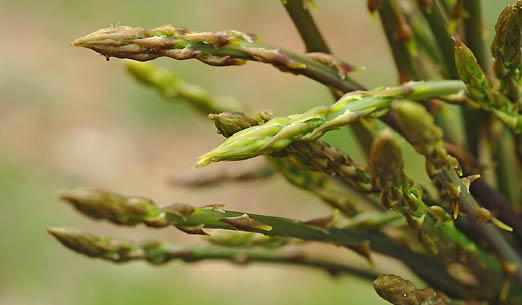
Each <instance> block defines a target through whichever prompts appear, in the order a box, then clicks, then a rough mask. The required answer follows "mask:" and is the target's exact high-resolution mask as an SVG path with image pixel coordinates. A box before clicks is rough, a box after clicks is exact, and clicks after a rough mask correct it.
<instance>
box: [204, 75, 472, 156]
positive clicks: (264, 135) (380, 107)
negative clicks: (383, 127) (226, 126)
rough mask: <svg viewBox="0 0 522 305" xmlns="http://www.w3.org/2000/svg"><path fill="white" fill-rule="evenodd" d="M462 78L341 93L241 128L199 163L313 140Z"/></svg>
mask: <svg viewBox="0 0 522 305" xmlns="http://www.w3.org/2000/svg"><path fill="white" fill-rule="evenodd" d="M464 89H465V86H464V83H463V82H461V81H440V82H411V83H407V84H405V85H403V86H400V87H390V88H385V89H383V90H381V91H357V92H351V93H348V94H346V95H345V96H343V97H342V98H341V99H340V100H339V101H337V102H336V103H335V104H333V105H331V106H330V107H316V108H313V109H310V110H309V111H307V112H305V113H303V114H298V115H291V116H288V117H278V118H274V119H272V120H270V121H268V122H267V123H265V124H263V125H259V126H254V127H251V128H247V129H245V130H242V131H240V132H238V133H236V134H234V135H233V136H231V137H230V138H228V139H227V140H225V141H224V142H223V143H221V144H220V145H219V146H218V147H217V148H215V149H214V150H212V151H211V152H209V153H207V154H205V155H203V156H201V157H200V158H199V160H198V162H197V163H196V165H198V166H203V165H207V164H209V163H211V162H216V161H221V160H243V159H248V158H253V157H256V156H259V155H263V154H269V153H272V152H275V151H280V150H282V149H283V148H285V147H287V146H288V145H290V144H291V143H293V142H296V141H305V142H307V141H314V140H317V139H318V138H320V137H321V136H322V135H323V134H324V133H325V132H327V131H329V130H332V129H336V128H339V127H341V126H344V125H348V124H350V123H352V122H354V121H356V120H357V119H359V118H360V117H364V116H368V115H371V114H377V115H379V114H382V113H383V111H386V110H387V109H388V107H389V106H390V104H391V102H392V101H394V100H396V99H411V100H422V99H426V98H433V97H438V96H444V95H449V94H454V93H457V92H459V91H461V90H464Z"/></svg>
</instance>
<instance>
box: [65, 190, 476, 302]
mask: <svg viewBox="0 0 522 305" xmlns="http://www.w3.org/2000/svg"><path fill="white" fill-rule="evenodd" d="M61 197H62V199H64V200H66V201H67V202H68V203H70V204H71V205H72V206H74V207H75V208H76V209H77V210H78V211H79V212H81V213H83V214H85V215H86V216H89V217H92V218H95V219H105V220H108V221H110V222H112V223H114V224H118V225H126V226H135V225H138V224H140V223H143V224H146V225H147V226H151V227H156V228H161V227H167V226H176V227H180V228H182V229H183V230H184V231H190V230H194V229H197V230H198V231H197V232H201V231H202V230H204V229H224V230H236V231H245V232H255V233H261V234H264V235H268V236H276V237H290V238H297V239H301V240H305V241H317V242H325V243H330V244H334V245H340V246H345V247H349V248H356V249H357V248H361V247H363V246H365V247H366V248H367V247H368V246H369V247H370V248H371V250H373V251H376V252H379V253H382V254H385V255H388V256H391V257H396V258H400V259H401V261H402V262H404V263H405V264H406V265H407V266H408V267H410V268H412V270H414V271H415V272H416V273H417V274H418V275H420V276H421V277H422V278H423V279H424V280H426V281H427V282H428V283H429V284H430V285H432V286H434V287H437V289H441V290H444V291H446V292H448V294H450V295H456V296H461V297H462V296H464V295H466V294H467V292H466V291H465V290H464V289H463V287H462V286H461V284H459V283H458V282H457V281H455V279H453V278H452V277H451V276H450V275H449V274H448V273H447V271H446V268H445V266H444V265H442V264H441V263H440V262H438V261H437V260H434V259H432V258H430V257H426V256H423V255H420V254H417V253H414V252H411V251H410V250H408V249H407V248H405V247H403V246H401V245H399V244H397V243H396V242H394V241H392V240H391V239H389V238H388V237H386V236H385V235H383V234H381V233H378V232H374V231H367V230H361V229H355V228H324V227H318V226H315V225H311V224H307V223H305V222H301V221H298V220H294V219H288V218H282V217H274V216H265V215H256V214H246V213H243V212H235V211H227V210H223V207H222V206H220V205H215V206H206V207H201V208H195V207H192V206H188V205H185V204H175V205H172V206H168V207H165V208H159V207H158V206H157V205H156V204H155V203H154V202H153V201H152V200H150V199H146V198H143V197H126V196H122V195H119V194H116V193H109V192H106V191H101V190H96V189H77V190H72V191H67V192H63V193H62V195H61ZM367 254H368V253H367ZM426 266H430V268H428V269H427V268H426ZM477 293H479V294H480V293H481V292H480V291H478V292H477Z"/></svg>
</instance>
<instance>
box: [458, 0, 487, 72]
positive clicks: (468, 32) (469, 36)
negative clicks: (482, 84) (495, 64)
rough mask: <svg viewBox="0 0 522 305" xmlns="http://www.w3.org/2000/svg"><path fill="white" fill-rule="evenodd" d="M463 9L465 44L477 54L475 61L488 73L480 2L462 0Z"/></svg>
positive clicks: (476, 0)
mask: <svg viewBox="0 0 522 305" xmlns="http://www.w3.org/2000/svg"><path fill="white" fill-rule="evenodd" d="M462 4H463V8H464V11H465V17H464V33H465V41H466V44H467V45H469V46H470V48H471V50H472V51H473V53H475V55H476V56H477V61H478V63H479V65H480V67H481V68H482V70H484V71H486V72H487V73H489V69H490V59H489V55H488V54H487V51H486V45H485V43H484V37H483V35H484V34H483V31H482V29H483V28H484V22H483V21H482V4H481V3H480V1H479V0H462Z"/></svg>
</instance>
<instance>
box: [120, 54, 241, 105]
mask: <svg viewBox="0 0 522 305" xmlns="http://www.w3.org/2000/svg"><path fill="white" fill-rule="evenodd" d="M126 68H127V72H129V74H130V75H131V76H132V77H133V78H134V79H136V80H137V81H139V82H140V83H142V84H144V85H147V86H149V87H151V88H154V89H156V90H157V91H158V92H159V93H160V94H161V95H162V96H163V97H164V98H165V99H166V100H169V101H172V100H174V101H175V100H178V99H180V100H183V101H184V102H186V103H187V104H189V105H190V106H191V107H193V108H194V109H195V110H196V111H198V112H199V113H203V114H205V115H208V114H209V113H220V112H224V111H246V110H247V109H246V106H245V105H244V104H242V103H241V102H240V101H238V100H236V99H234V98H232V97H214V96H211V95H210V94H209V93H208V92H207V91H206V90H205V89H204V88H202V87H200V86H197V85H193V84H189V83H186V82H185V81H183V80H182V79H180V78H178V77H177V76H176V75H174V74H173V73H171V72H170V71H168V70H164V69H160V68H157V67H155V66H153V65H150V64H147V63H141V62H135V61H128V62H127V63H126Z"/></svg>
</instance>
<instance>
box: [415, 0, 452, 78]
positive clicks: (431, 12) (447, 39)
mask: <svg viewBox="0 0 522 305" xmlns="http://www.w3.org/2000/svg"><path fill="white" fill-rule="evenodd" d="M419 9H420V10H421V12H422V13H423V14H424V17H425V18H426V20H427V21H428V25H429V26H430V28H431V31H432V33H433V36H434V37H435V40H436V41H437V45H438V46H439V51H440V53H441V54H442V59H443V63H444V65H443V69H444V72H445V74H446V76H447V77H448V78H451V79H458V77H459V75H458V73H457V69H456V68H455V56H454V55H453V53H454V51H453V40H452V39H451V36H450V34H449V32H448V18H447V16H446V15H445V12H444V10H443V8H442V5H441V3H440V0H433V1H432V4H431V6H430V7H426V6H424V5H419Z"/></svg>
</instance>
